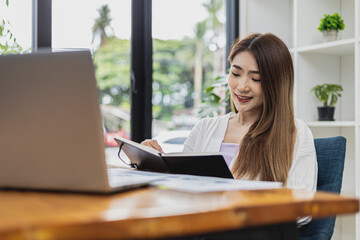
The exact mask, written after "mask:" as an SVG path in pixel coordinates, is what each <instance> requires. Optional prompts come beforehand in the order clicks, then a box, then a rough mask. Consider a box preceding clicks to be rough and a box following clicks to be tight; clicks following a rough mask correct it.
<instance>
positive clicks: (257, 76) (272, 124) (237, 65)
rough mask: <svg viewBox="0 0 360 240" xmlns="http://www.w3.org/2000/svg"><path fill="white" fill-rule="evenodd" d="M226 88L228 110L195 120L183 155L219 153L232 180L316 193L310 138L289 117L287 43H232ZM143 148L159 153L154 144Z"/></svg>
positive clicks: (267, 39)
mask: <svg viewBox="0 0 360 240" xmlns="http://www.w3.org/2000/svg"><path fill="white" fill-rule="evenodd" d="M228 60H229V62H230V63H231V69H230V73H229V77H228V86H229V91H230V95H231V104H232V109H233V112H231V113H229V114H227V115H225V116H220V117H214V118H205V119H202V120H200V121H199V122H198V123H197V124H196V125H195V127H194V128H193V130H192V131H191V133H190V135H189V137H188V138H187V140H186V142H185V144H184V151H196V152H214V151H219V152H221V153H223V155H224V157H225V160H226V161H227V163H228V165H229V167H230V169H231V171H232V173H233V175H234V177H235V178H237V179H251V180H264V181H278V182H283V183H285V184H286V186H287V187H288V188H301V189H307V190H310V191H315V190H316V182H317V161H316V153H315V147H314V140H313V136H312V134H311V131H310V129H309V128H308V127H307V126H306V125H305V123H304V122H303V121H301V120H299V119H295V118H294V110H293V85H294V70H293V65H292V59H291V55H290V53H289V51H288V48H287V47H286V45H285V44H284V43H283V42H282V41H281V40H280V39H279V38H278V37H276V36H274V35H272V34H252V35H250V36H248V37H246V38H244V39H242V40H237V41H235V43H234V45H233V48H232V50H231V52H230V55H229V58H228ZM142 144H145V145H148V146H151V147H154V148H156V149H158V150H159V151H161V146H159V145H158V143H157V142H156V141H155V140H145V141H144V142H143V143H142Z"/></svg>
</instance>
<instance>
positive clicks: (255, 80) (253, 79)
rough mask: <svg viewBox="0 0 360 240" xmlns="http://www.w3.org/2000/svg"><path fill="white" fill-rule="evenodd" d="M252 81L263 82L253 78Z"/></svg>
mask: <svg viewBox="0 0 360 240" xmlns="http://www.w3.org/2000/svg"><path fill="white" fill-rule="evenodd" d="M252 80H253V81H254V82H261V80H260V79H255V78H253V79H252Z"/></svg>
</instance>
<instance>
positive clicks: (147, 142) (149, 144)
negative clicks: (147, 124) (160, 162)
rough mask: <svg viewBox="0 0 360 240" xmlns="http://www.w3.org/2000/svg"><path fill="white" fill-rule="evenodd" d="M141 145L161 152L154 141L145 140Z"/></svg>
mask: <svg viewBox="0 0 360 240" xmlns="http://www.w3.org/2000/svg"><path fill="white" fill-rule="evenodd" d="M141 144H142V145H145V146H148V147H152V148H155V149H156V150H158V151H159V152H163V150H162V148H161V146H160V145H159V143H158V142H157V141H156V140H155V139H146V140H144V141H142V142H141Z"/></svg>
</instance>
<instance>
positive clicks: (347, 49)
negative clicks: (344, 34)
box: [292, 38, 356, 56]
mask: <svg viewBox="0 0 360 240" xmlns="http://www.w3.org/2000/svg"><path fill="white" fill-rule="evenodd" d="M355 42H356V40H355V38H351V39H345V40H339V41H332V42H324V43H320V44H314V45H309V46H304V47H299V48H297V49H296V50H292V52H295V51H297V52H298V53H321V54H327V55H337V56H347V55H354V52H355Z"/></svg>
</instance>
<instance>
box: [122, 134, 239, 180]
mask: <svg viewBox="0 0 360 240" xmlns="http://www.w3.org/2000/svg"><path fill="white" fill-rule="evenodd" d="M115 141H116V142H117V143H118V144H119V154H118V155H119V158H120V159H122V157H121V151H123V152H124V153H125V154H126V156H127V157H128V159H129V160H130V161H131V164H130V166H132V167H134V168H136V169H139V170H147V171H154V172H166V173H176V174H190V175H197V176H209V177H221V178H233V176H232V174H231V172H230V169H229V167H228V166H227V164H226V162H225V159H224V157H223V156H222V154H221V153H219V152H172V153H161V152H159V151H157V150H156V149H154V148H151V147H148V146H145V145H141V144H139V143H136V142H133V141H131V140H128V139H125V138H122V137H115ZM123 161H124V162H125V163H126V160H123Z"/></svg>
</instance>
